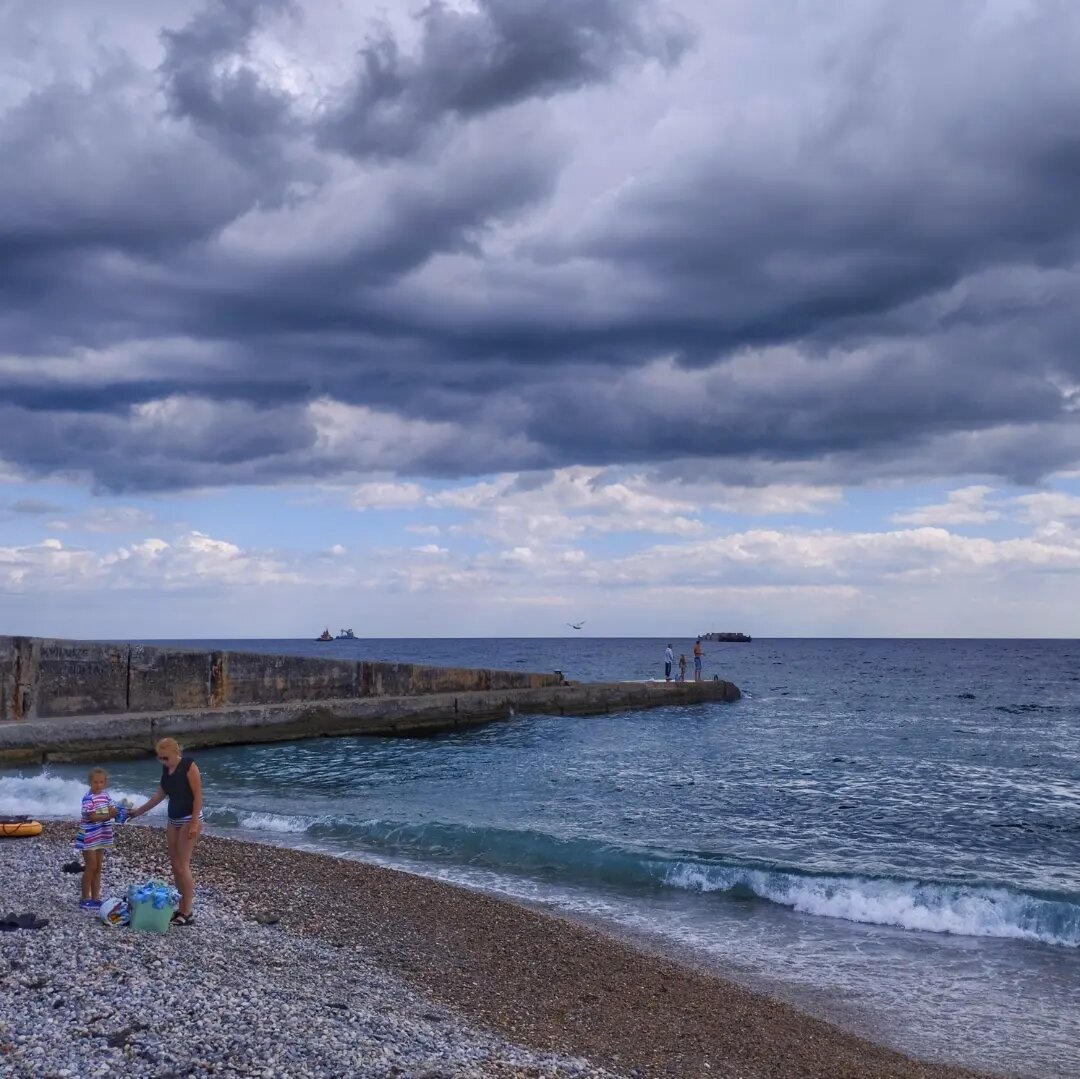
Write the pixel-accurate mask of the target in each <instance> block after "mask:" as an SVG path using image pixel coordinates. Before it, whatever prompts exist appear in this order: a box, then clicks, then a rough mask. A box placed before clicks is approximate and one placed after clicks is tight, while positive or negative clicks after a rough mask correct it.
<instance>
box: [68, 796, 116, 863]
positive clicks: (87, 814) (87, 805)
mask: <svg viewBox="0 0 1080 1079" xmlns="http://www.w3.org/2000/svg"><path fill="white" fill-rule="evenodd" d="M113 808H115V803H114V802H113V800H112V798H110V797H109V795H108V793H107V792H105V791H100V792H99V793H97V794H95V793H94V792H93V791H87V792H86V793H85V794H84V795H83V800H82V819H81V821H80V822H79V831H78V834H77V835H76V836H75V849H76V850H96V849H97V848H99V847H111V846H112V845H113V822H112V821H111V820H94V819H93V814H94V813H96V812H97V811H98V810H101V809H113Z"/></svg>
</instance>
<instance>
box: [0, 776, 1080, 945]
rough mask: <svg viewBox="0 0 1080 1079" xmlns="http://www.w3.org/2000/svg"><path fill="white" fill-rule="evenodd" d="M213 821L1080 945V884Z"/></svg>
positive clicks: (224, 818) (266, 817)
mask: <svg viewBox="0 0 1080 1079" xmlns="http://www.w3.org/2000/svg"><path fill="white" fill-rule="evenodd" d="M85 790H86V784H85V782H84V781H82V780H79V779H65V778H61V777H58V776H53V775H50V774H48V773H42V774H39V775H36V776H28V777H23V776H0V814H22V813H25V814H29V815H31V816H35V817H43V818H60V819H68V820H74V819H75V818H76V817H77V816H78V811H79V800H80V799H81V798H82V795H83V794H84V793H85ZM112 793H113V796H114V797H116V798H121V797H125V796H126V797H131V798H132V800H134V801H141V800H142V795H140V794H127V793H126V792H124V791H120V790H117V789H115V788H114V789H113V790H112ZM207 821H208V823H210V824H211V825H212V826H215V827H218V828H224V829H233V828H236V829H242V830H244V831H249V832H265V833H269V834H272V835H276V836H279V837H295V839H296V840H299V839H301V838H302V839H303V840H304V841H306V842H309V843H312V844H315V845H317V846H318V845H324V846H325V847H327V848H329V849H338V850H340V849H342V848H346V849H348V850H350V851H355V852H357V853H363V852H367V853H369V854H373V855H379V856H381V857H383V858H390V859H391V860H392V859H393V858H394V857H395V856H403V857H404V856H407V857H409V858H410V859H415V860H416V861H419V862H424V861H429V862H433V863H442V864H443V865H446V864H450V865H456V866H463V867H465V866H469V867H476V868H481V869H484V870H489V871H492V872H496V873H511V874H516V875H519V876H522V877H531V878H540V879H544V880H548V881H554V882H559V881H562V882H573V883H579V884H586V885H593V886H595V885H604V886H607V887H612V888H615V889H618V890H620V891H626V890H630V891H634V890H638V891H640V890H657V889H661V890H662V889H673V890H678V891H684V892H698V893H701V894H707V895H713V896H715V897H716V898H717V899H729V900H737V901H743V902H747V901H749V902H762V903H768V904H773V905H777V906H782V907H787V908H789V909H791V910H794V911H797V912H799V913H802V914H809V915H815V916H818V917H826V918H838V919H843V920H846V921H850V922H858V923H863V924H868V925H881V926H894V927H897V928H900V929H906V930H919V931H923V932H932V933H950V934H956V935H961V936H974V937H1001V938H1013V939H1018V940H1031V941H1041V942H1043V943H1046V944H1053V945H1062V946H1066V947H1073V948H1075V947H1080V895H1074V894H1071V893H1038V892H1034V891H1025V890H1023V889H1021V888H1017V887H1012V886H1005V885H994V884H986V883H978V882H971V883H956V882H949V881H931V880H919V879H914V878H912V879H904V878H899V877H880V876H874V875H871V874H850V875H849V874H843V873H833V874H828V873H815V872H809V871H806V870H801V869H798V868H795V867H791V866H784V865H759V864H750V863H747V862H741V861H739V860H738V859H735V858H730V857H727V856H725V855H722V854H716V853H713V852H695V851H684V852H679V853H672V852H666V851H655V850H641V849H633V848H627V847H622V846H619V845H617V844H611V843H603V842H600V841H598V840H594V839H591V838H587V837H573V836H570V837H562V836H554V835H550V834H547V833H544V832H539V831H530V830H526V829H509V828H497V827H487V826H483V825H470V824H452V823H446V822H439V821H430V822H405V821H393V820H361V819H357V818H348V817H333V816H321V817H320V816H311V815H300V814H295V815H293V814H277V813H272V812H267V811H260V810H251V809H245V808H242V807H236V806H210V807H208V809H207ZM286 841H288V840H286Z"/></svg>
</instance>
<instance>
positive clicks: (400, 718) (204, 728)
mask: <svg viewBox="0 0 1080 1079" xmlns="http://www.w3.org/2000/svg"><path fill="white" fill-rule="evenodd" d="M738 699H739V690H738V687H737V686H734V685H732V684H731V683H730V682H720V681H713V682H615V683H603V682H594V683H586V684H579V683H572V684H569V685H560V686H542V687H538V688H528V689H484V690H466V691H463V692H460V693H420V694H414V695H412V696H399V697H394V696H381V697H376V696H367V697H354V698H350V699H341V700H326V701H321V702H314V703H307V702H301V703H291V704H290V703H286V704H251V705H245V706H240V707H235V706H230V707H228V708H211V709H204V710H184V711H164V712H150V713H141V714H140V713H137V712H127V713H123V714H120V715H97V716H86V717H77V716H76V717H60V718H52V719H25V720H23V721H21V722H19V723H0V767H6V766H9V765H29V764H42V763H45V762H48V761H56V762H69V761H76V760H94V761H97V762H99V763H100V762H101V761H104V760H109V759H111V758H115V757H142V756H145V755H147V754H152V753H153V751H154V743H155V742H156V741H157V739H158V738H161V737H164V736H166V735H168V736H170V737H172V738H176V739H177V740H178V741H179V742H180V744H181V745H183V746H184V748H185V749H192V748H198V747H201V746H217V745H242V744H247V743H254V742H277V741H290V740H292V739H295V738H320V737H333V736H337V735H382V736H391V737H423V736H426V735H431V734H438V733H439V732H442V731H453V730H460V729H463V728H467V727H475V726H478V725H480V724H482V723H491V722H493V721H496V720H507V719H511V718H513V717H515V716H524V715H528V714H530V713H544V714H547V715H579V716H586V715H591V714H595V713H605V712H619V711H629V712H630V713H631V717H630V719H629V720H628V722H629V723H630V724H631V726H629V727H628V729H627V730H628V734H627V736H628V737H629V738H632V737H633V726H632V724H633V713H635V712H638V711H640V710H641V709H643V708H657V707H672V706H676V705H692V704H701V703H703V702H705V701H737V700H738Z"/></svg>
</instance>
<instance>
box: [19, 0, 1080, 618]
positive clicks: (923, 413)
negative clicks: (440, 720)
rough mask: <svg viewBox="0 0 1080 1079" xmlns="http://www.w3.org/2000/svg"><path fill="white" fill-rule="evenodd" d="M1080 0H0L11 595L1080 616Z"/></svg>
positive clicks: (41, 607) (369, 610)
mask: <svg viewBox="0 0 1080 1079" xmlns="http://www.w3.org/2000/svg"><path fill="white" fill-rule="evenodd" d="M1077 55H1080V5H1077V4H1075V3H1073V2H1072V0H950V3H948V4H942V3H940V0H935V2H929V0H910V2H908V3H904V4H896V3H895V2H894V0H846V2H836V0H777V2H775V3H770V4H762V3H760V2H759V0H725V2H722V3H718V2H716V0H664V2H659V0H443V2H440V0H434V2H426V3H425V2H418V3H392V4H388V3H385V2H383V3H369V2H367V0H353V2H349V3H345V2H337V3H335V2H331V0H326V2H320V3H318V4H315V3H312V2H307V3H304V2H301V0H191V2H189V0H168V2H167V3H166V2H164V0H50V2H49V3H41V2H40V0H0V633H7V634H34V635H43V636H62V637H109V638H116V637H131V638H190V637H305V636H309V635H311V636H314V635H315V634H317V633H318V632H320V631H321V630H322V629H323V627H324V626H329V627H330V628H331V630H337V629H338V628H339V627H352V628H354V629H355V631H356V633H357V634H358V635H360V636H372V637H379V636H405V637H409V636H541V637H542V636H558V635H561V634H571V633H575V632H579V631H575V630H572V629H570V628H569V626H568V623H570V622H575V623H576V622H581V621H583V620H584V622H585V625H584V627H583V628H582V630H581V631H580V632H581V633H583V634H586V635H592V634H595V635H604V636H606V635H618V636H622V635H626V636H638V635H641V636H654V635H655V636H667V635H669V634H670V635H675V634H678V635H680V636H682V637H685V636H688V635H692V634H694V633H699V632H704V631H706V630H739V631H743V632H749V633H752V634H753V635H755V636H761V637H780V636H830V637H831V636H871V637H873V636H885V637H896V636H920V637H921V636H929V637H945V636H968V637H972V636H974V637H983V636H1004V637H1080V198H1077V194H1076V193H1077V191H1078V190H1080V120H1078V117H1080V65H1078V64H1077V63H1076V62H1075V61H1076V56H1077Z"/></svg>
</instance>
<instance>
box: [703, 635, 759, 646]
mask: <svg viewBox="0 0 1080 1079" xmlns="http://www.w3.org/2000/svg"><path fill="white" fill-rule="evenodd" d="M701 639H702V640H703V641H719V642H721V643H722V644H736V643H739V642H742V641H752V640H753V639H754V638H753V637H751V636H750V634H749V633H703V634H702V635H701Z"/></svg>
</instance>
